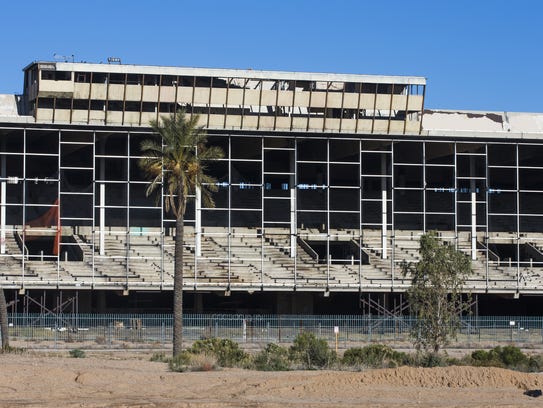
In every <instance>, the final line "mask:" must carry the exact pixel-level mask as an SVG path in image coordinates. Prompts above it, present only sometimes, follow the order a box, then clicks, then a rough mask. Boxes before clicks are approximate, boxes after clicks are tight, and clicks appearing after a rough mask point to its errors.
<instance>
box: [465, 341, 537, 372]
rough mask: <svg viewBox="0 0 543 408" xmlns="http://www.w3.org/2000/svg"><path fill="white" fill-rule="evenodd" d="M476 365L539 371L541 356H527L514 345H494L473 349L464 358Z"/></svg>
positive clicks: (468, 362) (470, 363)
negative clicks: (487, 347)
mask: <svg viewBox="0 0 543 408" xmlns="http://www.w3.org/2000/svg"><path fill="white" fill-rule="evenodd" d="M465 362H466V363H467V364H469V365H473V366H478V367H502V368H509V369H512V370H518V371H541V370H542V369H543V356H542V355H534V356H528V355H526V354H524V353H523V352H522V350H521V349H519V348H518V347H515V346H504V347H499V346H498V347H494V348H493V349H492V350H489V351H485V350H475V351H474V352H473V353H471V355H470V356H468V357H467V358H466V359H465Z"/></svg>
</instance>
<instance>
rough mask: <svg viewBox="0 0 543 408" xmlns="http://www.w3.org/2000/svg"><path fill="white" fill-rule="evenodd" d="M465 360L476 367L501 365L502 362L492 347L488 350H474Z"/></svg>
mask: <svg viewBox="0 0 543 408" xmlns="http://www.w3.org/2000/svg"><path fill="white" fill-rule="evenodd" d="M467 362H468V363H469V364H471V365H474V366H477V367H503V363H502V362H501V361H500V357H499V355H498V354H497V353H496V352H495V351H494V349H493V350H490V351H486V350H475V351H474V352H472V353H471V359H468V361H467Z"/></svg>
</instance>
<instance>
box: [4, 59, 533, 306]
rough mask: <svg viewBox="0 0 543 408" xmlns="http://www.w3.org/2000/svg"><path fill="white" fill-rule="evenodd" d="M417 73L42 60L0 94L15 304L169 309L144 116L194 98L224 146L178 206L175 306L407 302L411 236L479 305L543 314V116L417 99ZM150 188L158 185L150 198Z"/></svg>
mask: <svg viewBox="0 0 543 408" xmlns="http://www.w3.org/2000/svg"><path fill="white" fill-rule="evenodd" d="M425 89H426V80H425V79H424V78H421V77H407V76H370V75H350V74H322V73H301V72H274V71H254V70H231V69H202V68H176V67H155V66H139V65H121V64H91V63H69V62H35V63H32V64H30V65H28V66H27V67H26V68H25V69H24V89H23V93H22V95H0V262H1V265H2V266H1V268H0V285H1V286H2V287H4V288H6V289H8V290H7V294H8V298H9V300H10V301H11V305H12V308H13V309H14V310H18V311H21V310H26V311H33V310H34V311H35V310H41V311H43V310H57V311H58V310H62V309H63V308H67V307H69V308H72V310H77V311H93V312H94V311H97V312H103V311H121V310H122V311H138V312H150V311H168V310H170V308H171V292H172V289H173V278H172V275H173V245H174V241H173V236H172V235H173V230H174V221H173V219H172V215H171V214H169V213H167V212H166V211H165V210H164V208H163V204H162V203H161V202H160V201H161V200H158V203H157V201H156V200H155V199H153V198H147V197H146V195H145V189H146V185H147V181H146V180H145V178H144V176H143V174H142V172H141V171H140V169H139V167H138V161H139V158H140V157H141V153H140V144H141V142H142V141H143V140H145V139H148V138H151V137H153V134H152V132H151V129H150V128H149V121H150V120H156V119H159V118H160V116H161V115H166V114H170V113H173V112H175V111H176V110H178V109H185V110H186V112H187V113H188V114H190V115H195V114H198V115H200V123H201V125H202V126H203V127H204V128H205V129H206V130H207V133H208V136H209V142H210V143H211V144H213V145H218V146H221V147H222V149H223V150H224V152H225V156H224V158H223V159H221V160H218V161H215V162H212V163H208V168H209V173H210V174H212V175H213V176H215V177H216V178H217V180H218V183H217V184H218V188H219V190H218V192H217V193H215V195H214V198H215V201H216V207H215V208H205V207H202V206H201V203H200V200H199V197H193V199H192V200H191V202H190V204H189V206H188V209H187V214H186V229H185V231H186V232H187V235H186V240H185V243H184V247H185V285H186V291H187V296H186V302H187V304H186V308H187V310H189V311H194V312H237V313H256V312H262V313H373V314H388V315H390V314H401V313H406V306H405V299H404V295H403V294H404V292H405V290H406V289H407V288H408V286H409V282H410V280H409V276H403V274H402V268H401V265H402V263H403V262H405V261H407V262H416V261H417V258H418V238H419V237H420V235H421V234H422V233H423V232H425V231H429V230H437V231H438V232H439V235H440V237H441V238H442V239H443V240H444V241H448V242H450V243H452V244H453V245H455V246H456V247H457V248H458V249H459V250H461V251H463V252H465V253H466V254H467V255H469V256H470V258H471V259H472V265H473V273H472V274H471V276H470V278H469V280H468V282H467V284H466V292H471V293H473V294H475V295H476V296H475V299H476V302H475V303H474V311H475V312H476V313H481V314H504V315H505V314H511V315H512V314H541V311H540V310H539V309H538V305H539V304H540V300H541V295H542V294H543V275H542V273H543V182H542V180H543V144H542V136H543V114H534V113H510V112H468V111H445V110H435V109H432V110H429V109H427V108H425V106H424V95H425ZM162 201H163V200H162Z"/></svg>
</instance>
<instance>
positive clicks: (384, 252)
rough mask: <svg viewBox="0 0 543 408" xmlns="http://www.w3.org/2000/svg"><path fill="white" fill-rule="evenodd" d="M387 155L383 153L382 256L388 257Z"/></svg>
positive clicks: (383, 257)
mask: <svg viewBox="0 0 543 408" xmlns="http://www.w3.org/2000/svg"><path fill="white" fill-rule="evenodd" d="M385 174H386V156H385V155H381V200H382V201H381V248H382V249H381V258H382V259H387V179H386V177H385Z"/></svg>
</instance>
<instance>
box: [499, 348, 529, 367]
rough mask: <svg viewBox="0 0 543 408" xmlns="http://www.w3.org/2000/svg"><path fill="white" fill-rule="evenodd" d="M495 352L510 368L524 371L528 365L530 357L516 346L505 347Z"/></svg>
mask: <svg viewBox="0 0 543 408" xmlns="http://www.w3.org/2000/svg"><path fill="white" fill-rule="evenodd" d="M494 350H496V352H497V353H498V354H499V356H500V360H501V361H502V363H503V364H504V365H505V366H506V367H508V368H518V369H522V368H524V367H526V365H527V364H528V356H526V354H524V353H523V352H522V350H521V349H519V348H518V347H515V346H505V347H502V348H501V349H500V347H496V348H495V349H494Z"/></svg>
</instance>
